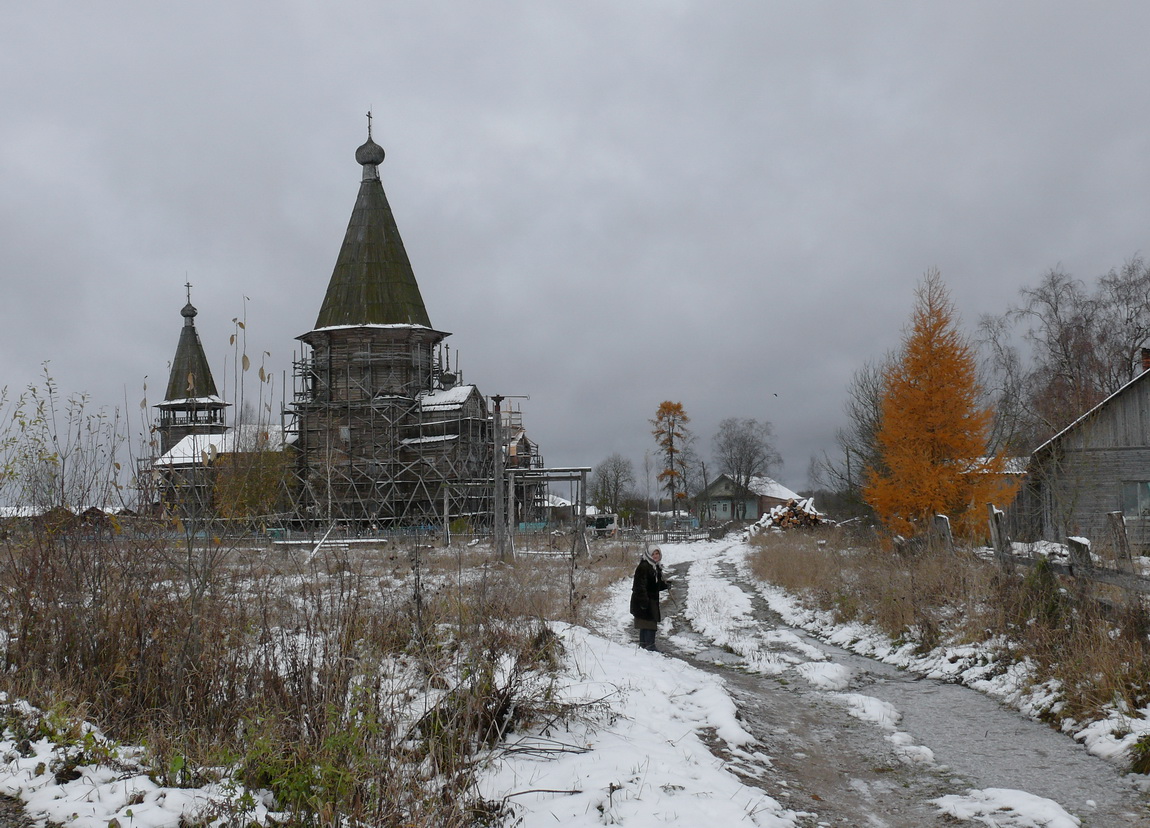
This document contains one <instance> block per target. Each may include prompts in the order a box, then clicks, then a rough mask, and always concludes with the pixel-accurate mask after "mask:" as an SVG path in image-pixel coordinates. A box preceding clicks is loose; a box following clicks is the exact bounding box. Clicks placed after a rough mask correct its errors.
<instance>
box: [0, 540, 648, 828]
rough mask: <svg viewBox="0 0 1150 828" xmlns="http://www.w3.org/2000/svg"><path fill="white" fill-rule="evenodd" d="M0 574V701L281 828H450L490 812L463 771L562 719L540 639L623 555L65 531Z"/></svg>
mask: <svg viewBox="0 0 1150 828" xmlns="http://www.w3.org/2000/svg"><path fill="white" fill-rule="evenodd" d="M0 554H3V556H4V557H5V561H4V566H3V568H2V569H0V624H2V625H3V627H2V629H4V630H6V631H8V633H9V634H8V636H7V637H6V639H4V640H3V647H2V656H3V659H4V666H5V671H4V677H3V680H2V683H3V689H5V690H7V691H8V692H9V693H11V694H12V695H13V696H16V697H20V698H27V699H29V700H30V701H32V702H33V703H35V704H38V705H39V706H41V707H44V708H52V709H59V708H60V706H61V705H63V706H64V708H65V709H67V710H68V711H69V712H72V713H75V714H79V715H83V716H86V717H88V718H90V719H91V720H93V721H95V722H96V723H98V724H99V725H100V726H101V727H102V728H103V729H104V730H105V732H107V733H108V734H109V735H110V736H112V737H113V738H115V739H118V740H122V741H126V742H131V743H140V742H143V743H146V744H148V745H149V747H150V749H151V753H152V758H151V761H152V762H153V765H154V775H155V776H156V778H157V779H160V780H161V781H163V782H166V783H168V784H200V783H202V781H203V779H202V778H201V775H200V773H199V772H198V771H196V770H195V769H196V768H201V767H212V766H231V767H234V768H236V769H237V775H238V778H239V779H240V780H241V781H243V782H246V783H248V784H249V785H251V786H253V787H263V788H268V789H269V790H271V791H272V792H273V793H275V795H276V797H277V799H278V801H279V802H280V804H281V805H283V806H284V807H286V808H289V809H290V810H291V811H292V812H293V814H294V815H295V816H294V817H293V819H294V821H295V822H296V823H297V824H301V825H303V824H309V825H310V824H318V823H323V824H332V822H333V821H335V820H336V819H338V818H348V819H355V820H364V821H366V822H368V823H370V824H375V825H411V824H421V825H422V824H435V825H443V826H449V827H450V826H456V825H458V826H463V825H475V824H483V823H484V822H485V821H486V820H490V819H495V818H496V816H497V815H498V814H499V812H500V810H501V808H502V805H501V804H500V803H483V802H481V801H479V800H478V798H477V797H476V796H475V794H474V787H473V781H474V761H475V758H476V756H477V755H478V752H479V751H481V750H482V749H483V748H485V747H487V746H491V745H494V744H496V743H497V742H498V741H499V739H500V738H501V736H502V735H503V734H504V733H505V732H506V731H508V730H509V729H514V728H516V727H523V726H526V725H528V724H530V723H532V722H537V721H548V720H551V719H554V718H556V717H561V716H562V715H563V710H562V708H561V707H560V706H559V705H557V704H556V702H555V701H554V698H553V697H552V694H551V678H552V677H553V671H554V668H555V667H556V666H557V664H558V646H559V645H558V641H557V639H556V638H555V636H554V635H553V634H552V633H551V632H550V630H549V629H548V627H547V622H548V621H550V620H555V619H563V620H577V619H578V618H579V616H580V615H581V614H582V612H583V609H584V607H586V606H587V604H588V602H591V601H595V600H597V599H598V597H599V596H600V595H601V594H602V592H603V589H604V588H605V586H606V585H607V584H609V583H611V582H613V581H614V580H615V579H617V578H618V577H622V574H625V573H629V571H630V568H631V567H632V566H633V563H634V558H635V556H636V555H637V551H635V550H626V549H620V548H618V547H617V546H606V547H595V548H593V551H592V555H591V557H590V558H589V559H588V558H580V559H579V560H577V561H576V566H575V567H572V565H571V560H570V556H569V555H563V554H526V553H523V554H519V555H517V556H516V557H515V558H514V559H513V560H508V561H498V560H493V559H492V556H491V554H490V549H489V548H487V547H484V546H475V547H461V548H454V549H448V550H443V549H431V548H416V547H398V546H396V545H383V546H379V547H375V548H364V549H361V548H354V551H351V552H349V553H344V554H342V555H331V554H318V555H314V556H312V555H311V554H310V553H309V552H308V551H307V550H300V551H297V552H294V553H287V552H283V551H278V550H277V551H270V552H269V551H265V552H264V553H262V554H257V553H253V552H251V551H249V550H241V549H229V548H226V547H219V546H214V545H212V544H207V545H205V546H203V547H196V546H186V545H185V546H179V545H176V546H172V545H171V544H170V542H169V541H168V540H166V539H163V538H160V537H155V538H146V537H133V538H130V539H129V538H127V537H125V536H122V535H109V536H107V537H103V538H99V539H97V538H92V537H82V536H75V535H69V534H67V533H63V534H56V535H45V534H39V535H30V536H26V537H22V538H17V539H13V538H10V539H9V540H8V542H7V543H6V544H4V545H3V546H2V547H0ZM420 705H424V706H420ZM427 705H429V706H427ZM229 817H230V818H233V819H236V820H240V821H242V817H243V815H242V814H231V815H229Z"/></svg>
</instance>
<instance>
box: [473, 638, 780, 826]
mask: <svg viewBox="0 0 1150 828" xmlns="http://www.w3.org/2000/svg"><path fill="white" fill-rule="evenodd" d="M558 631H559V634H560V637H561V639H562V641H563V644H564V647H565V650H566V656H565V660H566V668H565V678H564V683H563V685H562V687H561V690H560V694H561V698H562V700H563V701H566V702H569V703H577V704H579V703H581V704H587V705H589V707H588V708H587V710H588V713H589V714H594V715H589V716H588V717H586V718H584V719H581V720H577V721H575V722H573V723H571V724H569V725H566V726H565V727H564V729H563V730H562V731H561V732H556V733H548V734H544V733H531V734H525V735H523V736H519V737H513V738H512V739H511V741H510V743H509V744H508V745H507V746H506V749H505V750H502V751H500V753H499V756H498V758H497V759H495V760H494V761H493V763H492V767H491V768H490V770H489V771H488V772H487V773H486V774H485V775H484V776H483V778H482V780H481V792H482V794H483V795H484V796H485V797H486V798H488V799H501V798H504V797H506V798H507V799H508V801H510V802H512V803H514V805H515V806H516V808H517V809H518V810H517V815H518V816H520V817H521V818H522V820H523V821H522V823H520V824H521V825H522V826H524V828H533V827H534V826H554V825H564V826H592V825H603V824H611V825H626V826H631V828H643V826H649V825H666V824H679V825H705V824H710V823H712V822H730V823H735V822H738V823H739V824H746V825H756V826H780V827H781V826H794V825H795V824H796V822H795V819H796V815H795V814H794V812H792V811H789V810H787V809H785V808H784V807H783V806H781V805H780V804H779V803H778V802H777V801H776V800H775V799H772V798H771V797H769V796H767V795H766V794H764V793H763V792H762V791H760V790H757V789H755V788H749V787H747V786H745V785H743V784H742V783H741V782H739V780H738V779H737V778H736V777H735V776H734V775H733V774H732V773H730V772H729V771H727V770H726V769H725V768H724V765H723V762H722V761H721V760H720V759H718V758H716V757H715V756H714V755H713V754H712V753H711V752H710V750H708V748H707V746H706V744H705V743H704V742H703V739H702V738H701V735H702V734H703V733H704V732H705V731H710V732H713V733H715V734H716V735H717V736H718V737H719V738H720V739H722V740H723V741H724V742H726V743H727V746H728V747H729V748H731V749H733V750H734V751H735V752H736V753H738V754H740V755H742V756H753V755H754V753H753V751H754V740H753V738H752V737H751V735H750V734H749V733H747V731H746V730H745V729H744V728H743V727H742V725H740V724H739V722H738V720H737V718H736V715H735V705H734V703H733V702H732V700H731V698H730V696H729V695H728V694H727V693H726V691H725V689H724V688H723V685H722V682H721V681H720V680H719V679H717V678H715V677H714V676H711V675H709V674H707V673H704V672H702V671H700V670H696V669H694V668H692V667H690V666H689V665H687V664H684V663H683V662H681V661H678V660H675V659H669V658H667V657H665V656H663V655H661V654H658V653H648V652H644V651H642V650H639V649H638V648H636V647H635V646H633V645H630V644H619V643H616V642H614V641H610V640H607V639H605V638H602V637H599V636H597V635H594V634H592V633H590V632H589V631H588V630H585V629H583V628H580V627H559V628H558ZM596 703H598V704H596ZM542 739H548V740H551V739H554V740H558V741H559V742H562V743H564V744H566V745H567V746H568V749H565V750H554V751H552V752H548V753H542V754H541V753H538V752H532V748H533V747H539V746H541V745H550V746H552V747H554V746H555V742H551V741H546V742H544V741H541V740H542ZM758 758H759V760H760V763H761V764H763V765H766V764H768V763H769V760H768V759H767V757H765V756H761V755H759V757H758Z"/></svg>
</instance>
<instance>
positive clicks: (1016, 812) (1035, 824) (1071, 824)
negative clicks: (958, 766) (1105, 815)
mask: <svg viewBox="0 0 1150 828" xmlns="http://www.w3.org/2000/svg"><path fill="white" fill-rule="evenodd" d="M933 802H934V804H936V805H938V808H939V811H941V812H942V813H944V814H947V815H948V816H952V817H954V818H955V819H960V820H963V821H965V822H976V823H979V824H981V825H990V826H995V828H1078V826H1080V825H1081V824H1082V821H1081V820H1079V819H1078V817H1075V816H1071V815H1070V814H1068V813H1066V811H1065V810H1063V808H1062V806H1061V805H1059V804H1058V803H1057V802H1054V801H1052V800H1049V799H1044V798H1043V797H1041V796H1035V795H1034V794H1029V793H1026V792H1025V791H1013V790H1009V789H1007V788H986V789H984V790H980V791H976V790H972V791H967V793H966V795H965V796H958V795H954V796H944V797H940V798H939V799H935V800H933Z"/></svg>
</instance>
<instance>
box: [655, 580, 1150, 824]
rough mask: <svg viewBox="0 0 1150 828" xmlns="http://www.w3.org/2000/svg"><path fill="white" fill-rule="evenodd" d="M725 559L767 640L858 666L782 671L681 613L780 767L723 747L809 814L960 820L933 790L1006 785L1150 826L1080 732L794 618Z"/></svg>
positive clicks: (752, 781) (693, 642)
mask: <svg viewBox="0 0 1150 828" xmlns="http://www.w3.org/2000/svg"><path fill="white" fill-rule="evenodd" d="M672 571H673V574H674V575H675V577H676V578H677V580H678V582H679V584H680V586H679V587H677V589H676V592H678V593H680V594H686V589H685V588H684V586H683V585H685V584H686V583H687V581H688V579H689V577H690V576H689V567H688V565H682V566H679V567H674V568H672ZM716 572H718V573H719V574H720V575H721V577H722V578H724V579H726V580H728V581H729V582H730V583H731V584H734V585H736V586H738V587H739V588H740V589H742V590H743V591H744V592H745V593H746V594H747V595H749V596H750V598H751V603H752V607H753V616H754V622H755V624H756V625H758V639H759V640H760V641H761V642H762V646H763V647H767V648H770V647H774V648H779V650H780V652H779V653H778V655H780V656H783V657H788V660H789V661H791V662H794V663H795V664H796V665H798V664H800V663H810V662H811V660H812V659H811V656H812V649H811V648H817V650H818V651H819V652H821V653H822V656H823V657H825V663H829V664H832V665H837V667H835V668H833V669H836V670H837V671H838V675H849V679H848V685H847V686H846V687H845V689H844V688H838V687H836V688H835V689H834V690H828V689H825V688H820V687H819V686H816V684H817V683H815V684H812V683H811V682H810V681H808V680H806V679H804V678H803V675H804V674H803V672H802V670H801V668H798V667H796V669H792V670H787V671H785V672H782V673H780V674H779V675H775V676H769V675H762V674H758V673H754V672H751V671H749V670H748V669H747V662H746V660H745V659H744V658H743V657H741V656H737V655H734V654H732V653H731V652H730V651H729V650H727V649H721V648H716V647H714V646H712V645H711V644H710V643H709V642H708V641H707V640H706V639H705V638H704V637H703V636H702V635H700V634H699V633H698V632H697V631H695V630H693V629H691V628H690V627H689V626H684V625H683V622H682V621H681V618H677V619H676V622H677V626H676V629H675V630H674V631H673V632H674V634H673V635H672V636H671V637H670V639H669V641H667V642H666V644H665V645H664V649H665V650H666V652H667V653H668V655H669V656H670V657H674V658H681V659H683V660H685V661H687V662H689V663H691V664H693V665H694V666H696V667H698V668H700V669H703V670H707V671H709V672H713V673H716V674H718V675H721V676H722V677H723V679H724V680H725V681H726V682H727V684H728V686H729V688H730V690H731V693H732V695H733V697H734V698H735V700H736V702H737V704H738V705H739V709H740V714H741V716H742V718H743V720H744V725H745V726H746V727H747V729H748V730H749V731H750V732H751V733H753V735H754V736H755V737H756V738H757V739H758V740H759V742H760V746H759V749H760V750H761V751H762V752H763V753H766V754H768V755H769V756H770V757H771V766H772V768H773V770H771V771H770V772H764V768H763V767H762V764H761V761H760V760H756V759H754V758H753V757H749V756H746V755H741V754H738V753H737V752H736V753H732V752H730V751H726V750H725V749H724V748H723V747H722V746H721V745H720V744H716V745H715V746H714V749H715V751H716V753H718V754H719V755H721V756H722V757H723V758H724V759H725V760H726V761H727V762H728V763H729V766H730V767H731V769H732V770H734V771H735V772H737V773H739V775H740V776H741V777H742V778H743V779H744V780H745V781H746V783H747V784H749V785H754V786H756V787H759V788H761V789H763V790H765V791H767V792H768V793H769V794H770V795H771V796H773V797H775V798H776V799H778V800H779V801H780V802H783V803H785V804H787V805H788V806H789V807H791V808H794V809H796V810H798V811H801V812H803V814H804V815H803V820H804V824H805V825H810V826H873V828H886V827H887V826H889V827H890V828H922V826H943V825H949V826H954V825H955V824H957V823H956V821H955V820H954V819H953V818H951V817H949V816H944V815H942V814H941V813H940V811H939V809H938V807H937V806H936V805H935V804H933V803H932V802H931V800H933V799H936V798H937V797H941V796H944V795H948V794H965V793H966V792H967V791H969V790H971V789H976V790H982V789H987V788H1006V789H1013V790H1018V791H1025V792H1028V793H1030V794H1033V795H1035V796H1040V797H1043V798H1046V799H1050V800H1053V801H1054V802H1057V803H1058V804H1059V805H1061V806H1062V807H1063V808H1064V809H1065V810H1066V811H1067V812H1069V813H1071V814H1073V815H1074V816H1076V817H1078V818H1079V819H1080V820H1081V824H1082V825H1083V826H1086V828H1102V827H1105V828H1110V827H1111V826H1113V827H1114V828H1118V827H1119V826H1147V827H1150V810H1148V807H1147V798H1146V796H1145V795H1144V794H1142V793H1140V792H1139V791H1138V790H1136V788H1135V786H1134V784H1132V780H1131V779H1130V778H1129V777H1126V776H1125V775H1124V774H1122V773H1120V772H1119V770H1118V769H1117V768H1115V767H1114V766H1113V765H1111V764H1109V763H1107V762H1105V761H1103V760H1101V759H1098V758H1096V757H1094V756H1091V755H1090V754H1088V753H1087V752H1086V751H1085V749H1084V748H1082V747H1081V746H1080V745H1078V744H1077V743H1075V742H1074V741H1073V740H1071V739H1070V738H1069V737H1067V736H1064V735H1062V734H1060V733H1057V732H1055V731H1053V730H1051V729H1050V728H1049V727H1048V726H1046V725H1043V724H1041V723H1037V722H1034V721H1031V720H1029V719H1027V718H1025V717H1024V716H1022V715H1021V714H1019V713H1017V712H1015V711H1012V710H1008V709H1006V708H1004V707H1002V706H1001V705H1000V704H998V703H997V702H995V701H994V700H992V699H990V698H988V697H986V696H984V695H982V694H980V693H978V692H976V691H973V690H970V689H968V688H965V687H962V686H959V685H953V684H945V683H941V682H937V681H932V680H929V679H920V678H918V677H916V676H914V675H912V674H909V673H906V672H904V671H901V670H899V669H897V668H895V667H891V666H890V665H886V664H883V663H881V662H878V661H875V660H873V659H868V658H864V657H862V656H858V655H855V654H852V653H849V652H846V651H844V650H842V649H840V648H838V647H835V646H833V645H830V644H827V643H825V642H821V641H817V640H815V639H814V638H812V637H811V636H809V635H807V634H806V633H805V632H803V631H801V630H796V629H794V628H791V627H789V626H788V625H787V624H785V623H784V622H783V620H782V619H781V618H780V617H779V616H778V615H777V614H776V613H774V612H773V611H772V610H771V609H770V608H769V607H768V606H767V605H766V602H765V601H763V600H762V599H761V598H760V597H759V596H757V595H756V594H755V593H754V590H753V588H752V587H751V585H750V584H747V583H744V582H742V581H740V579H739V577H738V576H737V574H736V569H735V566H734V565H733V564H730V563H722V562H720V564H719V566H718V568H717V569H716ZM784 650H789V651H790V652H782V651H784ZM884 703H885V705H889V706H890V707H886V706H884ZM859 704H861V705H862V706H863V708H864V709H872V710H873V709H878V710H880V711H881V710H890V709H894V710H897V714H895V717H894V718H895V719H897V727H895V726H894V725H892V724H890V723H885V724H884V723H876V722H875V721H873V720H866V719H867V718H868V717H867V716H866V715H864V716H863V718H862V719H861V720H860V718H859V717H858V712H859V711H858V709H856V710H855V713H856V715H852V714H851V712H849V711H850V710H851V707H852V705H855V706H857V705H859ZM898 714H901V718H898ZM716 742H718V740H716ZM923 748H926V749H928V750H923ZM932 754H933V755H932ZM984 824H985V823H984ZM993 824H1002V825H1017V824H1020V823H1016V822H1002V823H993ZM1028 824H1034V823H1028ZM1037 824H1041V823H1037Z"/></svg>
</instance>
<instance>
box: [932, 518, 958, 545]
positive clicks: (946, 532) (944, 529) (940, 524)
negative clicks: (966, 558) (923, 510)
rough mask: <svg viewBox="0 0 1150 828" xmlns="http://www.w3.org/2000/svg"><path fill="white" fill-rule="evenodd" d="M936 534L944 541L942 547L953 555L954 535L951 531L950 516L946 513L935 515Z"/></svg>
mask: <svg viewBox="0 0 1150 828" xmlns="http://www.w3.org/2000/svg"><path fill="white" fill-rule="evenodd" d="M934 534H935V537H937V538H938V539H939V540H940V541H941V542H942V548H943V549H945V550H946V551H947V552H949V553H950V554H952V555H953V554H954V536H953V535H952V534H951V533H950V518H948V517H947V516H946V515H935V516H934Z"/></svg>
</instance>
